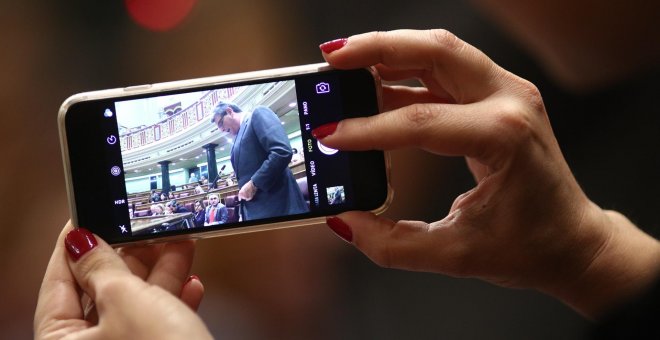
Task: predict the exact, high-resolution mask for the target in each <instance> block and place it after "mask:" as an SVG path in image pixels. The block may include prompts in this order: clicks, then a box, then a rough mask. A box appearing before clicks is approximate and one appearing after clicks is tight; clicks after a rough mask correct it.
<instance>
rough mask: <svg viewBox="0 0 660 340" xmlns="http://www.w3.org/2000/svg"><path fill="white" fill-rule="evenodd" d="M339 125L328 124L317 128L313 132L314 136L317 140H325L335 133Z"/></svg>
mask: <svg viewBox="0 0 660 340" xmlns="http://www.w3.org/2000/svg"><path fill="white" fill-rule="evenodd" d="M338 124H339V123H337V122H335V123H328V124H324V125H321V126H319V127H317V128H316V129H314V130H312V136H314V138H316V139H323V138H325V137H328V136H330V135H331V134H333V133H335V130H337V125H338Z"/></svg>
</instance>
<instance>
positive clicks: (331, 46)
mask: <svg viewBox="0 0 660 340" xmlns="http://www.w3.org/2000/svg"><path fill="white" fill-rule="evenodd" d="M347 42H348V39H346V38H341V39H335V40H332V41H328V42H325V43H323V44H321V45H319V48H320V49H321V51H323V53H326V54H327V53H332V52H334V51H336V50H338V49H340V48H342V47H344V46H346V43H347Z"/></svg>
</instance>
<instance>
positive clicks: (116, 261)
mask: <svg viewBox="0 0 660 340" xmlns="http://www.w3.org/2000/svg"><path fill="white" fill-rule="evenodd" d="M64 244H65V246H66V249H67V251H68V253H69V256H68V263H69V268H70V269H71V272H72V273H73V276H74V277H75V278H76V282H78V285H79V286H80V287H81V288H82V290H83V291H85V293H87V295H89V297H90V298H91V299H92V300H93V301H95V302H96V305H97V307H99V308H100V307H101V305H102V300H100V299H98V298H97V297H98V292H99V291H102V290H103V289H104V288H106V287H108V285H111V284H113V283H115V282H118V281H122V280H133V281H135V282H136V284H139V283H142V284H144V282H143V281H141V280H139V279H137V277H135V276H133V275H132V274H131V271H130V270H129V268H128V266H126V264H125V263H124V261H122V259H121V257H120V256H119V255H118V254H117V253H116V252H115V250H114V249H112V248H111V247H110V246H109V245H108V244H107V243H105V241H103V240H102V239H101V238H99V237H97V236H95V235H94V234H92V233H91V232H89V231H88V230H86V229H84V228H76V229H73V230H71V231H69V232H68V233H67V234H66V237H65V238H64ZM134 288H137V287H134ZM104 297H106V298H110V296H104Z"/></svg>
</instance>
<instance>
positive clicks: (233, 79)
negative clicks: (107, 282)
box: [58, 63, 392, 246]
mask: <svg viewBox="0 0 660 340" xmlns="http://www.w3.org/2000/svg"><path fill="white" fill-rule="evenodd" d="M380 88H381V87H380V79H379V77H378V75H377V73H376V71H375V70H374V69H370V68H369V69H355V70H336V69H332V68H330V67H329V66H328V65H327V64H324V63H323V64H313V65H305V66H297V67H289V68H281V69H273V70H266V71H258V72H248V73H241V74H234V75H225V76H217V77H209V78H200V79H194V80H184V81H176V82H168V83H160V84H148V85H139V86H131V87H126V88H117V89H111V90H103V91H95V92H86V93H80V94H76V95H73V96H71V97H70V98H68V99H67V100H66V101H65V102H64V103H63V104H62V106H61V108H60V111H59V115H58V125H59V131H60V142H61V147H62V155H63V161H64V162H63V163H64V170H65V175H66V183H67V190H68V197H69V203H70V209H71V216H72V222H73V223H74V225H76V226H81V227H84V228H87V229H89V230H91V231H92V232H94V233H96V234H97V235H99V236H101V237H102V238H103V239H104V240H106V241H107V242H108V243H110V244H112V245H115V246H119V245H124V244H129V243H134V242H141V243H149V242H161V241H171V240H177V239H186V238H204V237H209V236H217V235H228V234H236V233H244V232H252V231H260V230H268V229H276V228H284V227H293V226H303V225H309V224H316V223H320V222H323V221H324V216H328V215H334V214H338V213H341V212H344V211H349V210H364V211H373V212H376V213H380V212H382V211H384V210H385V209H386V208H387V206H388V205H389V203H390V201H391V199H392V190H391V187H390V185H389V176H388V173H389V158H388V156H387V154H386V153H384V152H382V151H361V152H347V151H340V150H336V149H332V148H329V147H326V146H324V145H323V144H321V143H320V142H319V141H318V140H316V139H315V138H314V137H313V136H312V134H311V131H312V130H313V129H314V128H316V127H318V126H321V125H323V124H326V123H331V122H338V121H340V120H342V119H346V118H352V117H361V116H368V115H374V114H377V113H379V111H380V105H381V104H380V103H381V101H380ZM248 182H251V183H248ZM239 197H240V198H239Z"/></svg>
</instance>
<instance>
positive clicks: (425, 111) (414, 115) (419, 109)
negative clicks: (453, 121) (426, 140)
mask: <svg viewBox="0 0 660 340" xmlns="http://www.w3.org/2000/svg"><path fill="white" fill-rule="evenodd" d="M403 117H404V118H405V119H406V122H407V123H409V124H413V125H414V126H416V127H424V126H425V125H428V124H429V122H431V121H433V119H434V118H435V111H434V110H433V109H432V108H431V107H430V106H429V105H425V104H419V103H416V104H412V105H410V106H408V109H407V110H405V111H404V115H403Z"/></svg>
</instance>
